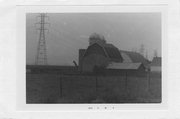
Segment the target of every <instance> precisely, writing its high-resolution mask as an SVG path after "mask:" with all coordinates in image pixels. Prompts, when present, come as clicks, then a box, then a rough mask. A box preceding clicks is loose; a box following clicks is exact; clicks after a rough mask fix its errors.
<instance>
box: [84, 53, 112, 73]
mask: <svg viewBox="0 0 180 119" xmlns="http://www.w3.org/2000/svg"><path fill="white" fill-rule="evenodd" d="M108 62H109V60H108V58H106V57H105V56H103V55H99V54H91V55H88V56H87V57H84V58H83V61H82V71H83V72H93V69H94V67H95V66H98V67H106V66H107V65H108Z"/></svg>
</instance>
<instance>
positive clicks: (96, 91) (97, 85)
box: [95, 75, 98, 95]
mask: <svg viewBox="0 0 180 119" xmlns="http://www.w3.org/2000/svg"><path fill="white" fill-rule="evenodd" d="M95 79H96V95H97V92H98V78H97V75H96V76H95Z"/></svg>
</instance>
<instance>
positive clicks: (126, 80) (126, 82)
mask: <svg viewBox="0 0 180 119" xmlns="http://www.w3.org/2000/svg"><path fill="white" fill-rule="evenodd" d="M125 89H126V91H128V79H127V72H126V73H125Z"/></svg>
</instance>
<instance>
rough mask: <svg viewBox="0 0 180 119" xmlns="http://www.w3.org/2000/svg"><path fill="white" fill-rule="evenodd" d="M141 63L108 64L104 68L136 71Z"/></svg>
mask: <svg viewBox="0 0 180 119" xmlns="http://www.w3.org/2000/svg"><path fill="white" fill-rule="evenodd" d="M141 65H142V63H116V62H112V63H110V64H109V65H108V66H107V67H106V68H107V69H138V68H139V67H140V66H141Z"/></svg>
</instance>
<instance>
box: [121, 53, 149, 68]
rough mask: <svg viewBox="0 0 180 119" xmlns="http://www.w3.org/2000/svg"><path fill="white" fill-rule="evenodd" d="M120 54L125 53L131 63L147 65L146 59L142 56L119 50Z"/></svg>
mask: <svg viewBox="0 0 180 119" xmlns="http://www.w3.org/2000/svg"><path fill="white" fill-rule="evenodd" d="M120 52H121V53H125V54H126V55H128V56H129V58H130V59H131V61H132V62H133V63H138V62H141V63H143V64H144V65H148V64H149V61H148V60H147V59H146V58H144V56H142V55H141V54H139V53H137V52H130V51H123V50H120ZM125 60H126V59H125Z"/></svg>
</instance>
